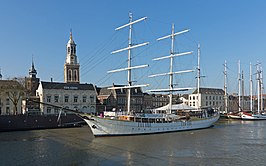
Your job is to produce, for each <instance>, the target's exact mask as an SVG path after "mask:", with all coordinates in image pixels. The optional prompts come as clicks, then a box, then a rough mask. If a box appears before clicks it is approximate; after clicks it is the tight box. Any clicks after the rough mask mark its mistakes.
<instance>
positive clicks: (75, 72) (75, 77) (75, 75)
mask: <svg viewBox="0 0 266 166" xmlns="http://www.w3.org/2000/svg"><path fill="white" fill-rule="evenodd" d="M77 75H78V74H77V70H74V79H73V80H74V81H77Z"/></svg>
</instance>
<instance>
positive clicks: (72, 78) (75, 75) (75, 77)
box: [64, 29, 79, 83]
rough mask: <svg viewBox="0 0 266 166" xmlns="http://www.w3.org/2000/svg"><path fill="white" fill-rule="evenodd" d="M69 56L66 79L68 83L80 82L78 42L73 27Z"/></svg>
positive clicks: (65, 70) (68, 46)
mask: <svg viewBox="0 0 266 166" xmlns="http://www.w3.org/2000/svg"><path fill="white" fill-rule="evenodd" d="M66 47H67V48H66V49H67V56H66V62H65V65H64V80H65V82H66V83H79V63H78V58H77V55H76V44H75V42H74V40H73V35H72V29H70V36H69V40H68V42H67V46H66Z"/></svg>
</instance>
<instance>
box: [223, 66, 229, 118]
mask: <svg viewBox="0 0 266 166" xmlns="http://www.w3.org/2000/svg"><path fill="white" fill-rule="evenodd" d="M224 102H225V107H224V111H225V113H226V114H227V113H228V97H227V63H226V61H225V62H224Z"/></svg>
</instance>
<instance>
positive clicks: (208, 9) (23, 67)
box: [0, 0, 266, 91]
mask: <svg viewBox="0 0 266 166" xmlns="http://www.w3.org/2000/svg"><path fill="white" fill-rule="evenodd" d="M265 9H266V1H264V0H255V1H250V0H233V1H232V0H165V1H161V0H146V1H143V0H134V1H133V0H94V1H93V0H79V1H73V0H64V1H60V0H46V1H41V0H23V1H21V0H10V1H2V2H1V6H0V20H1V24H0V25H1V26H0V48H1V52H0V67H1V71H2V75H3V77H4V79H7V78H9V77H24V76H27V75H28V69H29V68H30V66H31V59H32V55H33V56H34V62H35V67H36V69H37V71H38V77H40V78H41V80H42V81H48V80H50V78H51V77H53V79H54V81H59V82H63V66H64V63H65V57H66V48H65V47H66V43H67V41H68V39H69V32H70V29H71V28H72V31H73V38H74V41H75V42H76V43H77V56H78V59H79V62H80V65H81V82H83V83H85V82H86V83H93V84H96V85H97V86H105V85H110V84H111V83H113V82H115V83H118V84H122V83H125V80H123V79H122V76H125V74H122V76H121V75H119V74H118V73H117V74H114V77H111V76H110V75H107V74H106V71H107V70H110V69H115V68H117V67H119V66H121V67H125V64H123V63H122V62H123V61H125V58H126V56H125V55H123V53H122V54H117V55H111V54H110V52H111V51H113V50H116V49H119V48H123V47H126V45H127V44H126V42H127V41H126V40H127V30H122V31H119V32H115V30H114V29H115V28H116V27H118V26H120V25H123V24H125V23H127V22H128V13H129V12H130V11H131V12H132V13H133V18H134V19H138V18H141V17H143V16H147V17H148V20H147V21H145V22H144V23H138V25H136V26H135V29H136V30H135V31H134V34H135V36H134V37H135V41H136V43H141V42H146V41H149V42H150V43H151V44H150V45H149V46H147V48H140V49H139V51H135V52H134V53H136V54H137V55H138V54H141V53H142V54H143V55H140V56H138V57H137V58H136V60H137V59H138V60H140V62H139V63H137V62H136V64H143V63H149V62H150V61H151V59H152V58H154V57H159V56H163V55H167V54H168V53H169V49H170V43H169V42H168V43H167V41H163V42H161V43H160V42H159V43H157V42H155V39H156V38H158V37H161V36H164V35H167V34H169V33H170V30H171V24H172V23H175V27H176V30H177V31H178V30H183V29H185V28H189V29H191V31H190V32H189V33H188V34H184V35H182V36H180V37H177V38H176V43H177V46H176V49H177V50H178V51H180V52H182V51H190V50H193V51H194V54H193V55H192V56H191V57H188V58H187V59H186V58H184V59H183V60H184V61H185V60H188V61H190V62H191V64H193V65H194V66H192V67H195V65H196V50H197V43H198V42H199V43H200V44H201V46H202V47H201V68H202V72H203V75H205V76H206V77H205V78H204V79H203V80H202V83H203V86H205V87H218V88H223V63H224V61H225V60H227V62H228V66H229V69H228V70H229V71H228V73H229V86H230V87H229V89H231V91H236V88H237V86H236V85H237V81H236V76H237V61H238V60H239V59H240V60H241V64H242V66H243V69H244V72H245V79H246V80H247V81H248V75H249V71H248V68H249V66H248V65H249V63H250V62H252V63H253V64H255V63H256V62H257V61H260V62H261V63H262V66H263V67H265V66H264V65H265V64H266V56H265V55H266V19H265V18H266V10H265ZM161 46H162V47H164V48H165V49H166V51H165V49H161V48H160V47H161ZM124 54H126V53H124ZM178 62H179V61H177V63H178ZM192 62H193V63H192ZM180 63H181V65H179V66H182V64H183V62H180ZM150 65H151V64H150ZM157 65H159V66H160V69H158V70H157V71H155V72H151V69H146V72H139V73H138V74H139V76H136V78H140V79H142V80H143V81H147V82H148V83H151V84H152V83H154V84H155V83H157V81H152V82H149V81H148V79H147V78H146V73H149V74H150V73H153V74H155V73H157V72H161V71H162V72H164V71H163V68H166V67H165V66H164V65H165V63H164V62H163V63H162V65H160V64H159V62H157ZM184 66H185V65H184ZM152 67H153V66H152V65H151V68H152ZM185 68H188V67H187V66H185ZM254 70H255V69H254ZM107 78H108V79H107ZM192 80H194V76H193V79H192ZM189 81H191V79H190V80H189ZM247 81H246V84H248V82H247ZM181 82H182V81H180V82H177V83H178V84H181ZM183 82H186V81H183ZM193 84H194V83H193Z"/></svg>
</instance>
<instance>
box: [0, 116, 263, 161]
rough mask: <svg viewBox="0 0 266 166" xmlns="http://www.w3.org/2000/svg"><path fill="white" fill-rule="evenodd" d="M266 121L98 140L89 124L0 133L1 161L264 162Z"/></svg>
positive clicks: (231, 122)
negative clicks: (86, 125)
mask: <svg viewBox="0 0 266 166" xmlns="http://www.w3.org/2000/svg"><path fill="white" fill-rule="evenodd" d="M265 127H266V121H241V120H227V119H220V120H219V121H218V122H217V123H216V124H215V126H214V127H212V128H208V129H204V130H193V131H185V132H176V133H166V134H157V135H145V136H126V137H103V138H94V137H93V136H92V134H91V132H90V129H89V128H88V127H82V128H69V129H50V130H35V131H21V132H3V133H0V165H1V166H7V165H12V166H13V165H23V166H24V165H27V166H31V165H32V166H37V165H38V166H40V165H41V166H42V165H43V166H44V165H45V166H48V165H49V166H50V165H59V166H61V165H64V166H86V165H152V166H155V165H202V166H205V165H211V166H212V165H265V163H266V129H265Z"/></svg>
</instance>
